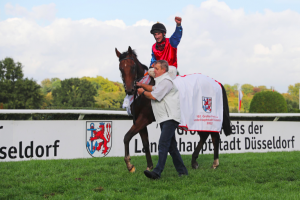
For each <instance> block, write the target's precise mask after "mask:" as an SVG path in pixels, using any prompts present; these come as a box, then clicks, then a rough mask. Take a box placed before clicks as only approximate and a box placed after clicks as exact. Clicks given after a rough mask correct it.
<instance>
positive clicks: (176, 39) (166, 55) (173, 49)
mask: <svg viewBox="0 0 300 200" xmlns="http://www.w3.org/2000/svg"><path fill="white" fill-rule="evenodd" d="M181 21H182V19H181V18H180V17H175V22H176V29H175V32H174V33H173V35H172V36H171V37H170V38H165V35H166V32H167V30H166V27H165V26H164V25H163V24H161V23H159V22H158V23H156V24H154V25H153V26H152V29H151V31H150V33H151V34H153V36H154V38H155V40H156V43H155V44H153V46H152V58H151V62H150V69H149V75H150V76H152V77H155V74H154V71H153V69H151V67H152V65H153V63H154V62H155V61H156V60H166V61H167V62H168V64H169V66H170V68H169V75H170V76H171V77H172V79H174V78H175V77H176V75H177V69H176V68H177V66H178V65H177V47H178V45H179V43H180V40H181V37H182V26H181Z"/></svg>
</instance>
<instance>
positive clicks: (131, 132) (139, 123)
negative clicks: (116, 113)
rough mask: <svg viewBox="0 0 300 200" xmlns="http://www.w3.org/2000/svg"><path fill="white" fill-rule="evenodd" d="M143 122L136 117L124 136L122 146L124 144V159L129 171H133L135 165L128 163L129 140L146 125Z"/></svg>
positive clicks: (140, 118)
mask: <svg viewBox="0 0 300 200" xmlns="http://www.w3.org/2000/svg"><path fill="white" fill-rule="evenodd" d="M146 125H148V124H145V122H143V120H142V117H140V116H139V117H138V118H137V120H136V121H135V124H134V125H132V127H131V128H130V129H129V131H128V132H127V133H126V135H125V137H124V146H125V158H124V161H125V163H126V165H127V169H128V171H129V172H131V173H133V172H135V167H134V165H132V164H131V163H130V160H131V158H130V154H129V142H130V140H131V139H132V137H133V136H135V135H136V134H137V133H138V132H140V131H141V130H142V129H143V128H145V127H146Z"/></svg>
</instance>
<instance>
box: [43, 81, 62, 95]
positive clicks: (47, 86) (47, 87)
mask: <svg viewBox="0 0 300 200" xmlns="http://www.w3.org/2000/svg"><path fill="white" fill-rule="evenodd" d="M41 86H42V92H43V93H44V95H47V94H48V93H49V92H52V90H53V89H55V88H58V87H61V84H60V79H59V78H51V80H50V79H49V78H46V79H44V80H42V82H41Z"/></svg>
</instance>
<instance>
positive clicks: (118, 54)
mask: <svg viewBox="0 0 300 200" xmlns="http://www.w3.org/2000/svg"><path fill="white" fill-rule="evenodd" d="M116 54H117V56H118V58H120V55H121V53H120V52H119V51H118V49H117V48H116Z"/></svg>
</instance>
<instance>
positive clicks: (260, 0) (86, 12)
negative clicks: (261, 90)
mask: <svg viewBox="0 0 300 200" xmlns="http://www.w3.org/2000/svg"><path fill="white" fill-rule="evenodd" d="M175 16H180V17H182V27H183V37H182V40H181V42H180V44H179V46H178V52H177V54H178V71H179V72H180V74H181V75H183V74H191V73H202V74H204V75H207V76H209V77H211V78H213V79H215V80H217V81H219V82H221V83H223V84H230V85H233V84H236V83H238V84H239V85H240V86H241V85H243V84H246V83H247V84H251V85H253V86H260V85H265V86H267V88H270V87H274V88H275V90H277V91H278V92H280V93H284V92H287V91H288V86H289V85H294V84H295V83H299V82H300V37H299V35H300V1H298V0H252V1H240V0H224V1H221V0H191V1H174V0H173V1H170V0H164V1H156V0H152V1H137V0H127V1H123V0H122V1H121V0H119V1H115V0H111V1H103V0H85V1H70V0H64V1H61V0H60V1H58V0H52V1H49V0H26V1H21V0H11V1H6V0H0V60H3V59H5V58H6V57H11V58H13V59H14V61H15V62H21V63H22V64H23V66H24V68H23V72H24V75H25V77H28V78H30V79H31V78H32V79H33V80H36V81H37V82H38V83H40V82H41V81H42V80H44V79H45V78H54V77H58V78H60V79H61V80H63V79H66V78H71V77H79V78H81V77H83V76H90V77H96V76H102V77H105V78H108V79H109V80H111V81H118V82H122V79H121V78H120V72H119V69H118V66H119V61H118V58H117V57H116V54H115V48H117V49H118V50H119V51H120V52H124V51H126V50H127V49H128V47H129V46H131V47H132V48H133V49H135V50H136V52H137V54H138V59H139V60H140V62H142V63H143V64H145V65H149V64H150V59H151V47H152V45H153V44H154V42H155V40H154V38H153V36H152V35H151V34H150V29H151V26H152V25H153V24H154V23H156V22H158V21H159V22H161V23H164V24H165V26H166V27H167V37H170V36H171V35H172V33H173V32H174V30H175V26H176V24H175V21H174V17H175Z"/></svg>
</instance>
